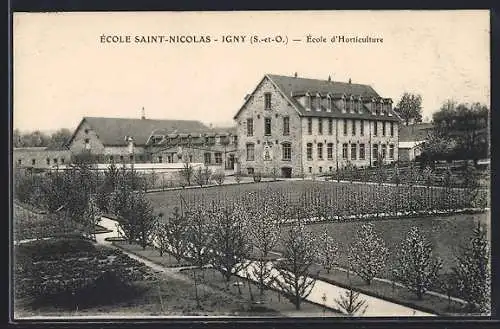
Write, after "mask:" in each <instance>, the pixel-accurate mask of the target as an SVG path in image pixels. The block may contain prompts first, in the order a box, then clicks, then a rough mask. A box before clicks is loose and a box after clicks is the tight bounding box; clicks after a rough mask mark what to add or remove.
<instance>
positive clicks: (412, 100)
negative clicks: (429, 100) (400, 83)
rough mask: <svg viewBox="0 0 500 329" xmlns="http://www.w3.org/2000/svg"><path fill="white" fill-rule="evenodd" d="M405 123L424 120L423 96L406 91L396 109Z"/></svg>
mask: <svg viewBox="0 0 500 329" xmlns="http://www.w3.org/2000/svg"><path fill="white" fill-rule="evenodd" d="M394 111H396V113H398V114H399V116H400V117H401V119H403V120H404V122H405V125H407V126H408V124H409V123H410V122H411V121H413V122H415V123H417V122H422V96H421V95H418V94H411V93H407V92H405V93H404V94H403V96H402V97H401V99H400V100H399V102H398V104H397V105H396V108H395V109H394Z"/></svg>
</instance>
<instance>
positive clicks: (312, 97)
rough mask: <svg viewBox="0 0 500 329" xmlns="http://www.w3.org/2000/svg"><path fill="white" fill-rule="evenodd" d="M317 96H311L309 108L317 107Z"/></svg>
mask: <svg viewBox="0 0 500 329" xmlns="http://www.w3.org/2000/svg"><path fill="white" fill-rule="evenodd" d="M319 100H320V98H319V97H314V96H311V108H312V109H319Z"/></svg>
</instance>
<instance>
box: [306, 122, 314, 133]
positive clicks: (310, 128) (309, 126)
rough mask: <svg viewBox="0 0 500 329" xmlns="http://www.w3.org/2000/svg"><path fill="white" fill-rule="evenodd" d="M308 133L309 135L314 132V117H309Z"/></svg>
mask: <svg viewBox="0 0 500 329" xmlns="http://www.w3.org/2000/svg"><path fill="white" fill-rule="evenodd" d="M307 133H308V134H309V135H312V133H313V119H312V118H307Z"/></svg>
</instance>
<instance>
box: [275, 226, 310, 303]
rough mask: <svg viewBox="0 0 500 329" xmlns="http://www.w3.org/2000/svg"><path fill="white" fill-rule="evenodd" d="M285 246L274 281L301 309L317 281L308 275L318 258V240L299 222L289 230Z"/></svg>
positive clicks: (277, 265)
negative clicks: (302, 303)
mask: <svg viewBox="0 0 500 329" xmlns="http://www.w3.org/2000/svg"><path fill="white" fill-rule="evenodd" d="M284 247H285V248H284V251H283V258H282V260H280V261H278V263H277V264H276V269H277V270H278V272H279V276H278V277H276V278H274V282H275V283H276V284H277V286H278V287H279V288H280V289H281V291H283V293H284V294H285V296H286V297H287V298H288V299H289V300H290V302H292V303H293V304H294V305H295V308H296V309H297V310H300V304H301V302H302V300H303V299H305V298H307V296H309V294H310V293H311V291H312V289H313V287H314V285H315V283H316V280H315V279H314V278H311V277H309V276H308V275H309V269H310V268H311V265H313V263H314V260H315V259H316V257H315V255H316V251H317V246H316V242H315V240H314V237H313V235H312V234H311V233H310V232H308V231H306V229H305V228H304V225H303V224H300V223H299V224H296V225H293V226H292V227H291V228H290V229H289V230H288V236H287V238H286V239H285V241H284Z"/></svg>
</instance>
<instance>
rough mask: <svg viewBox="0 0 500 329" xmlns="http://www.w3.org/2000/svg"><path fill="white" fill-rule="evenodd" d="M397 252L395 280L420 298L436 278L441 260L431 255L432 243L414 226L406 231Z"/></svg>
mask: <svg viewBox="0 0 500 329" xmlns="http://www.w3.org/2000/svg"><path fill="white" fill-rule="evenodd" d="M399 254H400V257H399V263H398V266H397V268H396V269H395V270H394V275H395V278H396V280H398V281H400V282H401V283H403V284H404V285H405V286H406V287H407V288H408V289H409V290H410V291H412V292H414V293H415V294H416V295H417V297H418V299H422V298H423V295H424V293H425V292H426V291H427V290H428V289H429V287H431V285H432V284H433V283H434V282H435V281H436V280H437V279H438V274H439V270H440V269H441V267H442V262H441V260H439V259H438V258H435V257H433V254H432V244H431V243H430V242H429V241H428V240H427V239H426V238H425V236H423V235H422V233H420V231H419V230H418V228H417V227H415V226H414V227H412V228H411V229H410V231H409V232H408V234H407V236H406V238H405V240H404V241H403V243H402V245H401V248H400V251H399Z"/></svg>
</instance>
